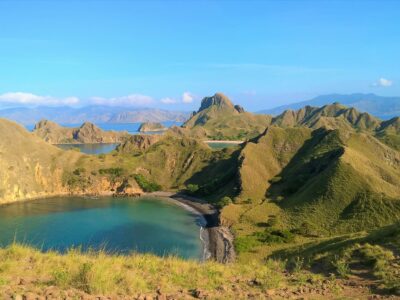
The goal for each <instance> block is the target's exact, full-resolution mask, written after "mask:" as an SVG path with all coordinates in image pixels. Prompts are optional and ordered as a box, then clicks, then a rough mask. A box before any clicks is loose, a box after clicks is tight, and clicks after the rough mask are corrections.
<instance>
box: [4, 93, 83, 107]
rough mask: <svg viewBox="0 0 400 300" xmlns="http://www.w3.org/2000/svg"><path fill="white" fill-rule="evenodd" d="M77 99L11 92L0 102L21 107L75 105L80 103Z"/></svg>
mask: <svg viewBox="0 0 400 300" xmlns="http://www.w3.org/2000/svg"><path fill="white" fill-rule="evenodd" d="M79 101H80V100H79V98H77V97H66V98H56V97H52V96H40V95H35V94H31V93H23V92H10V93H5V94H1V95H0V102H1V103H7V104H20V105H74V104H78V103H79Z"/></svg>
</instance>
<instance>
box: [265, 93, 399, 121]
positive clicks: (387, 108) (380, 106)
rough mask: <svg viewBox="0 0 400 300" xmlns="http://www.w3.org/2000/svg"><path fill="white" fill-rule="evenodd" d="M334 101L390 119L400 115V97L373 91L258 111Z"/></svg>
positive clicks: (276, 113)
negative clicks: (386, 95) (378, 93)
mask: <svg viewBox="0 0 400 300" xmlns="http://www.w3.org/2000/svg"><path fill="white" fill-rule="evenodd" d="M334 102H339V103H341V104H344V105H346V106H353V107H355V108H356V109H358V110H360V111H361V112H368V113H370V114H372V115H374V116H376V117H379V118H381V119H390V118H393V117H396V116H399V115H400V97H384V96H378V95H375V94H372V93H369V94H363V93H354V94H328V95H321V96H317V97H315V98H312V99H310V100H305V101H300V102H295V103H290V104H285V105H281V106H278V107H275V108H271V109H264V110H260V111H258V112H257V113H262V114H271V115H278V114H280V113H282V112H283V111H285V110H287V109H292V110H293V109H299V108H302V107H304V106H307V105H310V106H323V105H326V104H329V103H334Z"/></svg>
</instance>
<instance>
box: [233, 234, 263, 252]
mask: <svg viewBox="0 0 400 300" xmlns="http://www.w3.org/2000/svg"><path fill="white" fill-rule="evenodd" d="M260 245H261V243H260V241H258V240H257V238H256V237H255V236H252V235H249V236H244V237H237V238H236V239H235V240H234V246H235V249H236V251H237V252H238V253H241V252H248V251H250V250H252V249H253V248H255V247H257V246H260Z"/></svg>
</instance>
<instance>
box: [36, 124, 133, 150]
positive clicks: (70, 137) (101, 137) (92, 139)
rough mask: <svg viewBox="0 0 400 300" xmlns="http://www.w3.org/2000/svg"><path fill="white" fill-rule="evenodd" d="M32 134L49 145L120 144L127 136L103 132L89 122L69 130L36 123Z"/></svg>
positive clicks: (125, 133) (122, 133) (121, 133)
mask: <svg viewBox="0 0 400 300" xmlns="http://www.w3.org/2000/svg"><path fill="white" fill-rule="evenodd" d="M33 133H34V134H35V135H37V136H38V137H40V138H42V139H43V140H45V141H46V142H48V143H50V144H97V143H120V142H122V141H124V140H125V139H126V138H127V137H128V136H129V134H128V132H126V131H125V132H116V131H104V130H102V129H100V128H99V127H97V126H96V125H94V124H92V123H89V122H85V123H83V124H82V126H80V127H77V128H69V127H62V126H60V125H58V124H57V123H54V122H51V121H48V120H42V121H40V122H38V123H37V124H36V125H35V128H34V129H33Z"/></svg>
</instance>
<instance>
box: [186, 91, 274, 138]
mask: <svg viewBox="0 0 400 300" xmlns="http://www.w3.org/2000/svg"><path fill="white" fill-rule="evenodd" d="M270 123H271V117H269V116H264V115H254V114H252V113H249V112H245V111H244V109H243V108H242V107H240V106H238V105H234V104H233V103H232V102H231V101H230V100H229V99H228V97H226V96H225V95H223V94H221V93H216V94H215V95H214V96H212V97H205V98H204V99H203V100H202V102H201V106H200V109H199V110H198V111H197V112H195V113H194V114H193V115H192V116H191V118H190V119H189V120H188V121H187V122H186V123H185V124H184V125H183V127H184V128H187V129H191V130H192V131H194V132H197V131H198V130H204V131H205V135H206V136H207V138H209V139H215V140H240V139H246V138H250V137H255V136H257V135H258V134H260V133H261V132H263V131H264V130H265V128H266V127H267V126H268V125H269V124H270Z"/></svg>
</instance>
